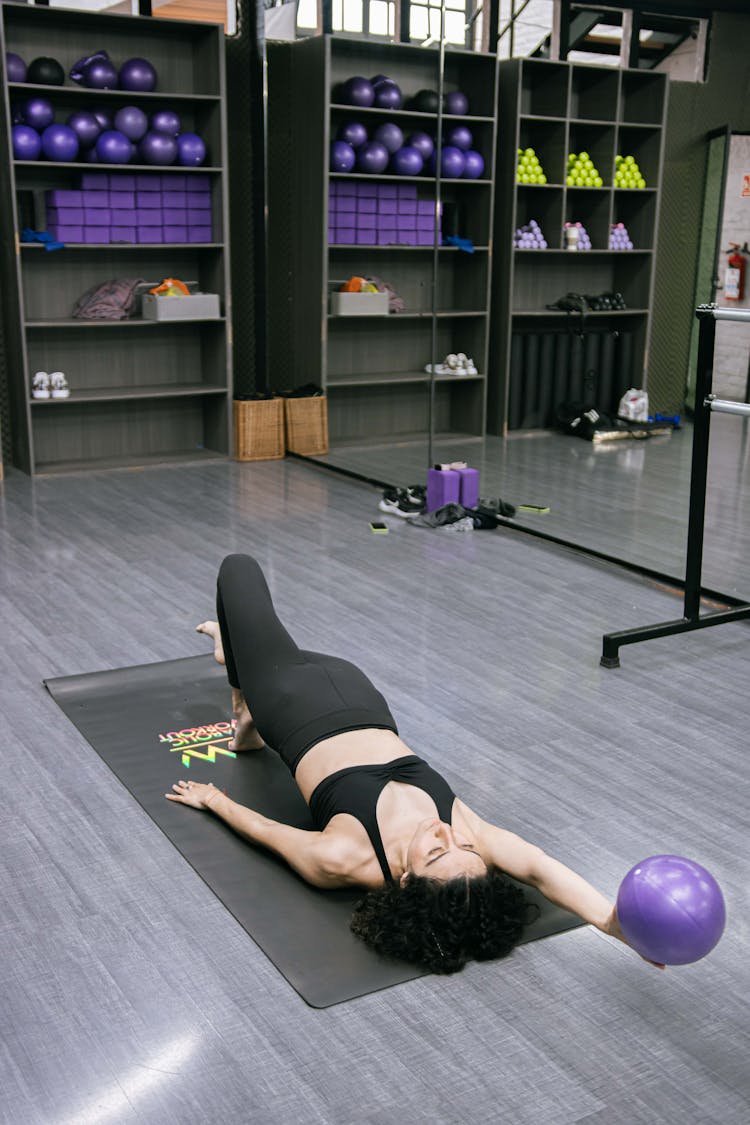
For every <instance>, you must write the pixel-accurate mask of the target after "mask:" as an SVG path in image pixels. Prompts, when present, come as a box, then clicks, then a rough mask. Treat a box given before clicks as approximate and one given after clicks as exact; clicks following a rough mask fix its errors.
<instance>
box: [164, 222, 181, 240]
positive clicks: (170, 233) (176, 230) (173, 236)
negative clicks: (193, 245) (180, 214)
mask: <svg viewBox="0 0 750 1125" xmlns="http://www.w3.org/2000/svg"><path fill="white" fill-rule="evenodd" d="M162 230H163V232H164V241H165V242H187V227H186V226H184V225H179V226H176V227H174V226H167V225H166V224H165V225H164V226H163V227H162Z"/></svg>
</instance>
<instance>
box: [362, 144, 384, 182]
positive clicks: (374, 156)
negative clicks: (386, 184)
mask: <svg viewBox="0 0 750 1125" xmlns="http://www.w3.org/2000/svg"><path fill="white" fill-rule="evenodd" d="M390 157H391V154H390V153H389V152H388V149H387V148H386V147H385V145H383V144H381V143H380V141H368V142H367V144H364V145H362V146H361V147H360V148H358V149H357V168H358V169H359V171H360V172H367V173H369V174H370V175H378V174H379V173H380V172H385V170H386V168H387V167H388V161H389V160H390Z"/></svg>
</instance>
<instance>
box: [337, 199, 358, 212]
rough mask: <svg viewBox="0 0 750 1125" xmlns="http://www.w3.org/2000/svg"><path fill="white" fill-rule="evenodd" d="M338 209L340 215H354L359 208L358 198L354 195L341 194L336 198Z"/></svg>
mask: <svg viewBox="0 0 750 1125" xmlns="http://www.w3.org/2000/svg"><path fill="white" fill-rule="evenodd" d="M336 210H337V211H338V213H339V215H349V214H351V215H353V214H354V212H355V211H356V210H357V200H356V199H355V198H354V196H353V195H344V196H341V195H340V196H339V198H338V199H337V200H336Z"/></svg>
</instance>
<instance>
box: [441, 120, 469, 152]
mask: <svg viewBox="0 0 750 1125" xmlns="http://www.w3.org/2000/svg"><path fill="white" fill-rule="evenodd" d="M445 143H446V144H447V145H453V147H454V148H460V149H461V152H468V151H469V149H470V148H471V146H472V145H473V144H474V138H473V137H472V135H471V129H467V127H466V126H465V125H452V126H451V127H450V129H448V131H447V132H446V134H445Z"/></svg>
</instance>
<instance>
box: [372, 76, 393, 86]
mask: <svg viewBox="0 0 750 1125" xmlns="http://www.w3.org/2000/svg"><path fill="white" fill-rule="evenodd" d="M390 81H391V79H390V78H389V77H388V75H387V74H376V75H375V77H374V78H371V79H370V82H371V83H372V85H373V86H379V85H380V83H381V82H390Z"/></svg>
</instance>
